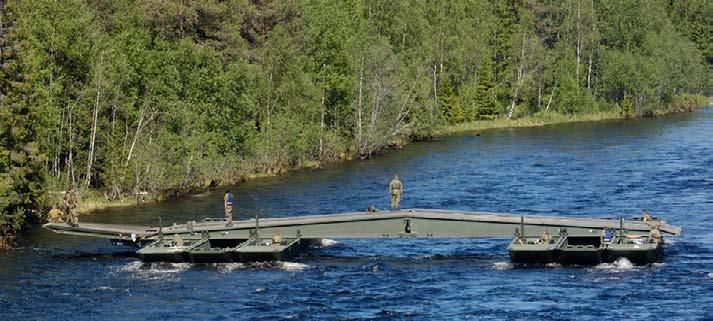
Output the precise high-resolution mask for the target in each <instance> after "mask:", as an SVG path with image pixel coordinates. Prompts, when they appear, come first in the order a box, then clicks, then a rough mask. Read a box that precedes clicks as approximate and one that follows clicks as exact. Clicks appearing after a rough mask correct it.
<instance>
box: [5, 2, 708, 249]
mask: <svg viewBox="0 0 713 321" xmlns="http://www.w3.org/2000/svg"><path fill="white" fill-rule="evenodd" d="M0 7H1V10H0V11H1V12H0V128H2V135H1V136H0V234H2V235H6V234H11V233H14V232H16V231H19V230H21V229H22V228H23V226H25V225H26V224H28V222H33V221H35V220H36V218H37V217H38V215H37V214H38V213H40V211H41V210H42V209H43V208H44V207H45V206H47V204H48V202H50V201H51V198H52V197H51V196H49V193H50V192H51V191H61V190H66V189H68V188H70V187H76V188H78V189H80V190H86V191H89V190H91V191H98V192H99V193H101V195H104V197H106V198H107V199H109V200H114V199H120V198H122V197H127V196H128V197H131V196H132V195H134V194H135V193H137V192H139V191H148V192H150V193H152V194H155V195H161V197H171V196H173V195H180V194H183V193H187V192H189V191H191V190H193V189H196V188H201V187H205V186H208V185H220V184H233V183H236V182H239V181H241V180H243V179H245V178H246V177H249V176H250V175H255V174H275V173H281V172H283V171H285V170H289V169H293V168H302V167H309V166H322V165H325V164H328V163H330V162H334V161H337V160H341V159H352V158H368V157H370V156H371V155H374V154H375V153H378V152H379V151H381V150H383V149H384V148H388V147H390V146H398V145H400V144H404V143H407V142H408V141H412V140H418V139H425V138H428V137H431V136H432V135H434V133H436V132H438V130H439V129H441V128H444V127H447V126H452V125H454V124H462V123H467V122H489V121H494V120H503V119H518V118H524V117H531V116H536V115H541V114H543V113H553V114H561V115H576V114H587V113H599V112H615V113H617V114H619V115H621V116H622V117H645V116H655V115H659V114H664V113H667V112H670V111H676V110H682V109H687V108H690V107H691V105H692V104H694V101H696V97H700V96H705V95H710V94H711V87H712V84H713V80H711V74H712V72H711V70H712V69H711V68H712V67H711V66H712V64H713V21H712V20H713V1H706V0H685V1H678V0H627V1H623V0H512V1H506V0H492V1H485V0H454V1H442V0H419V1H407V0H401V1H393V0H200V1H197V0H118V1H117V0H14V1H10V0H0Z"/></svg>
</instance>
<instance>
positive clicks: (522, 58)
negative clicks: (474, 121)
mask: <svg viewBox="0 0 713 321" xmlns="http://www.w3.org/2000/svg"><path fill="white" fill-rule="evenodd" d="M525 38H527V31H526V30H525V29H523V30H522V48H521V50H520V66H519V67H518V68H517V82H516V84H515V93H514V94H513V97H512V101H511V102H510V109H509V110H508V119H512V115H513V113H514V112H515V104H516V103H517V97H518V95H519V94H520V87H521V86H522V82H523V80H524V78H525Z"/></svg>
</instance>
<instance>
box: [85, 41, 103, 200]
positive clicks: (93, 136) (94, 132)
mask: <svg viewBox="0 0 713 321" xmlns="http://www.w3.org/2000/svg"><path fill="white" fill-rule="evenodd" d="M103 62H104V53H102V54H101V55H100V57H99V70H98V71H97V73H98V74H97V83H96V91H97V92H96V99H95V100H94V116H93V118H92V119H93V120H92V134H91V137H90V139H89V157H88V158H87V176H86V179H85V182H84V186H85V187H86V188H89V184H90V183H91V181H92V165H93V163H94V146H95V143H96V138H97V123H98V122H99V97H100V90H101V76H102V75H101V72H102V64H103Z"/></svg>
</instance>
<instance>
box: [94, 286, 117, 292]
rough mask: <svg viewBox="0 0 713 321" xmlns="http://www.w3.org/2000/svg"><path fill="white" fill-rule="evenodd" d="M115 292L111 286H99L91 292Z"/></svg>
mask: <svg viewBox="0 0 713 321" xmlns="http://www.w3.org/2000/svg"><path fill="white" fill-rule="evenodd" d="M111 290H114V288H112V287H110V286H98V287H96V288H92V289H91V290H90V291H92V292H96V291H111Z"/></svg>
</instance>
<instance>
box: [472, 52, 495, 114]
mask: <svg viewBox="0 0 713 321" xmlns="http://www.w3.org/2000/svg"><path fill="white" fill-rule="evenodd" d="M475 115H476V117H477V118H478V119H494V118H495V117H497V115H498V101H497V99H495V79H494V77H493V65H492V63H491V61H490V57H487V56H485V57H483V59H482V61H481V62H480V67H478V79H477V80H476V83H475Z"/></svg>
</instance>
